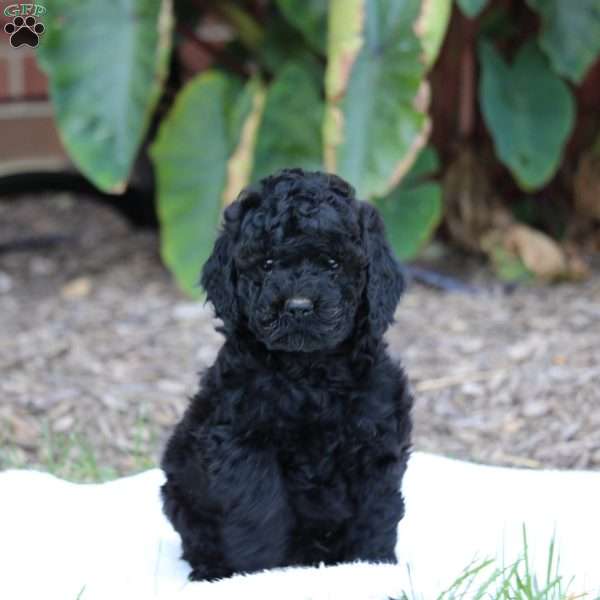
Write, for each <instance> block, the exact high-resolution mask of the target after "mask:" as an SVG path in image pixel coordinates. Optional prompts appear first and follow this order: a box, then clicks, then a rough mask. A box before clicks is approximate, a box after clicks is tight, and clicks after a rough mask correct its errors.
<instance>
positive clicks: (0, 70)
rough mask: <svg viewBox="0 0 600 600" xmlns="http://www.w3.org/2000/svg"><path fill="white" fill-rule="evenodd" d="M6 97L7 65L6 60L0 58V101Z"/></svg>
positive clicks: (7, 94)
mask: <svg viewBox="0 0 600 600" xmlns="http://www.w3.org/2000/svg"><path fill="white" fill-rule="evenodd" d="M8 96H9V93H8V64H7V62H6V59H5V58H4V57H2V56H0V100H4V99H6V98H8Z"/></svg>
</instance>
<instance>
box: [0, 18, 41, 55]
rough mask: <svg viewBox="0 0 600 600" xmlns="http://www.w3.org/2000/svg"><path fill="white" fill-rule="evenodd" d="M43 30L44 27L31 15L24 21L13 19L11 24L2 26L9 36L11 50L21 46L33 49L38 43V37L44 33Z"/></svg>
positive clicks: (22, 19)
mask: <svg viewBox="0 0 600 600" xmlns="http://www.w3.org/2000/svg"><path fill="white" fill-rule="evenodd" d="M44 29H45V28H44V26H43V25H42V24H41V23H38V22H37V19H36V18H35V17H32V16H31V15H30V16H29V17H27V18H26V19H24V18H23V17H15V18H14V19H13V21H12V23H7V24H6V25H5V26H4V31H6V33H8V34H9V35H10V45H11V46H12V47H13V48H18V47H19V46H23V45H27V46H31V47H32V48H35V47H36V46H37V45H38V42H39V41H40V35H42V34H43V33H44Z"/></svg>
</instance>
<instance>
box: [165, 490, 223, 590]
mask: <svg viewBox="0 0 600 600" xmlns="http://www.w3.org/2000/svg"><path fill="white" fill-rule="evenodd" d="M161 492H162V498H163V510H164V513H165V515H166V516H167V518H168V519H169V520H170V521H171V523H172V524H173V527H174V528H175V530H176V531H177V532H178V533H179V535H180V537H181V546H182V549H183V552H182V556H181V558H183V560H185V561H187V562H188V563H189V564H190V566H191V567H192V570H191V572H190V574H189V575H188V577H189V579H190V580H191V581H202V580H207V581H214V580H216V579H222V578H224V577H229V576H230V575H232V574H233V571H232V569H231V568H230V567H229V566H228V565H227V564H226V562H225V558H224V556H223V551H222V544H221V533H220V522H221V516H220V515H219V514H218V512H216V511H215V508H214V507H198V506H195V507H194V508H193V509H192V508H191V506H190V504H189V502H188V500H187V499H186V498H184V497H183V495H182V494H181V493H180V492H179V490H178V488H177V486H176V484H174V483H173V482H170V481H167V483H166V484H165V485H163V487H162V490H161Z"/></svg>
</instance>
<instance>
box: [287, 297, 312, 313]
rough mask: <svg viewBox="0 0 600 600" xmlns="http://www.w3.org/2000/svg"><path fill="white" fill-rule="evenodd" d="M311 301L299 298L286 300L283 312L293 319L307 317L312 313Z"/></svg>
mask: <svg viewBox="0 0 600 600" xmlns="http://www.w3.org/2000/svg"><path fill="white" fill-rule="evenodd" d="M313 306H314V305H313V303H312V300H309V299H308V298H304V297H301V296H295V297H293V298H288V299H287V300H286V301H285V310H286V311H287V312H289V313H291V314H292V315H294V316H295V317H300V316H302V315H307V314H308V313H311V312H312V309H313Z"/></svg>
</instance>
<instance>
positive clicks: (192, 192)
mask: <svg viewBox="0 0 600 600" xmlns="http://www.w3.org/2000/svg"><path fill="white" fill-rule="evenodd" d="M240 88H241V84H240V83H239V82H238V81H237V80H235V79H233V78H231V77H227V76H226V75H224V74H222V73H218V72H214V71H208V72H205V73H202V74H201V75H198V76H197V77H196V78H194V79H193V80H192V81H191V82H190V83H188V84H187V85H186V87H185V88H184V89H183V90H182V91H181V92H180V93H179V95H178V97H177V100H176V102H175V105H174V107H173V108H172V110H171V112H170V113H169V115H168V116H167V118H166V119H165V120H164V121H163V122H162V124H161V127H160V130H159V132H158V136H157V139H156V141H155V142H154V144H153V145H152V147H151V150H150V153H151V157H152V160H153V162H154V165H155V168H156V173H157V179H158V213H159V218H160V223H161V250H162V256H163V260H164V261H165V263H166V264H167V265H168V266H169V268H170V269H171V270H172V271H173V273H174V274H175V277H176V279H177V281H178V283H179V285H180V286H181V287H182V288H183V289H184V290H185V291H186V292H188V293H189V294H191V295H194V296H197V295H199V289H198V287H197V281H198V279H199V274H200V270H201V268H202V264H203V263H204V261H205V260H206V259H207V258H208V256H209V254H210V252H211V249H212V246H213V243H214V240H215V236H216V232H217V225H218V223H219V219H220V215H221V209H222V206H223V203H224V201H225V200H229V199H224V198H223V195H224V190H225V189H226V184H227V169H228V161H229V158H230V156H231V154H232V152H233V150H234V148H235V147H236V146H237V145H238V143H239V140H240V137H241V132H242V130H243V128H244V123H245V121H246V120H247V119H248V118H249V116H250V115H251V114H252V107H253V102H252V101H249V96H248V95H249V94H252V93H257V90H256V83H255V82H253V81H251V82H250V83H249V84H248V85H247V86H246V89H245V90H243V91H242V92H241V93H240Z"/></svg>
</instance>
